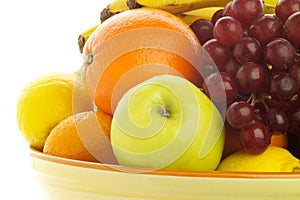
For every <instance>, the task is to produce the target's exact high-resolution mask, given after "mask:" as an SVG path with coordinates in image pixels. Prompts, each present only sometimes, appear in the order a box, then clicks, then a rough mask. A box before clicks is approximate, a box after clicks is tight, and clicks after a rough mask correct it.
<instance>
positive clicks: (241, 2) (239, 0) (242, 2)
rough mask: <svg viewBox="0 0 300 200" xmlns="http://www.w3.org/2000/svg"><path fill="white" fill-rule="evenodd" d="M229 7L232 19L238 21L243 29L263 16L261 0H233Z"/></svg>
mask: <svg viewBox="0 0 300 200" xmlns="http://www.w3.org/2000/svg"><path fill="white" fill-rule="evenodd" d="M231 7H232V13H233V17H234V18H235V19H237V20H239V21H240V22H241V23H242V25H243V27H244V28H246V27H248V26H249V25H250V24H251V23H252V22H253V21H254V20H256V19H257V18H259V17H260V16H261V15H263V2H262V1H261V0H233V1H232V6H231Z"/></svg>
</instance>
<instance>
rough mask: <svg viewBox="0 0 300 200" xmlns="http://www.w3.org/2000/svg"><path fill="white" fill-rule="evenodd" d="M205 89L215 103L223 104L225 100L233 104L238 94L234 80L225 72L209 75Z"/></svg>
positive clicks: (204, 84) (205, 82)
mask: <svg viewBox="0 0 300 200" xmlns="http://www.w3.org/2000/svg"><path fill="white" fill-rule="evenodd" d="M203 89H204V91H205V93H206V94H207V95H208V96H209V97H210V98H211V99H212V100H213V101H214V102H215V103H222V102H224V101H225V100H226V101H227V102H232V101H233V99H234V97H235V96H236V93H237V85H236V83H235V80H234V78H232V77H231V76H230V75H229V74H227V73H225V72H221V73H219V72H216V73H213V74H211V75H209V76H208V77H207V78H206V79H205V80H204V83H203ZM224 92H225V96H224ZM225 98H226V99H225Z"/></svg>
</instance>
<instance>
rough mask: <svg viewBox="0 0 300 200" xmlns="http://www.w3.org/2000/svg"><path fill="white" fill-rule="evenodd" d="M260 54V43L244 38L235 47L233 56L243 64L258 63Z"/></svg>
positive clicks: (251, 38)
mask: <svg viewBox="0 0 300 200" xmlns="http://www.w3.org/2000/svg"><path fill="white" fill-rule="evenodd" d="M260 54H261V46H260V43H259V42H258V41H257V40H256V39H255V38H253V37H243V38H242V39H240V40H239V41H237V42H236V43H235V45H234V46H233V56H234V57H235V59H236V60H237V61H238V62H239V63H241V64H243V63H246V62H256V61H257V60H258V59H259V58H260Z"/></svg>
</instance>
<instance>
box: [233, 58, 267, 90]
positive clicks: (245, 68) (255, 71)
mask: <svg viewBox="0 0 300 200" xmlns="http://www.w3.org/2000/svg"><path fill="white" fill-rule="evenodd" d="M235 78H236V80H237V85H238V88H239V92H240V93H242V94H251V93H252V92H256V91H258V89H259V88H261V87H263V86H264V84H265V81H266V72H265V70H264V68H263V67H262V66H261V65H259V64H257V63H254V62H247V63H244V64H243V65H242V66H241V67H240V68H239V69H238V71H237V72H236V75H235Z"/></svg>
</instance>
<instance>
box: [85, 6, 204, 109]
mask: <svg viewBox="0 0 300 200" xmlns="http://www.w3.org/2000/svg"><path fill="white" fill-rule="evenodd" d="M199 47H200V43H199V40H198V39H197V36H196V35H195V34H194V33H193V31H192V30H191V29H190V28H189V27H188V26H187V25H186V24H185V23H184V22H183V21H182V20H181V19H179V18H178V17H176V16H174V15H172V14H170V13H168V12H166V11H162V10H158V9H151V8H141V9H135V10H129V11H125V12H122V13H119V14H118V15H114V16H113V17H111V18H109V19H107V20H106V21H105V22H103V23H102V24H101V25H100V26H99V27H98V28H97V29H96V30H95V31H94V32H93V33H92V35H91V36H90V37H89V39H88V40H87V42H86V44H85V46H84V49H83V63H84V65H83V67H82V76H83V81H84V84H85V86H86V88H87V91H88V93H89V94H90V95H91V97H92V99H93V100H94V102H95V104H96V106H97V107H98V108H99V109H100V110H102V111H104V112H106V113H108V114H110V115H112V114H113V112H114V109H115V107H116V104H117V102H118V101H119V99H120V98H121V97H122V96H123V94H124V93H125V92H126V91H127V90H128V89H129V88H131V87H133V86H134V85H136V84H138V83H141V82H142V81H145V80H146V79H149V78H151V77H153V76H155V75H162V74H171V75H180V76H182V77H185V78H187V79H188V80H189V81H191V82H192V83H194V84H195V85H196V86H200V85H201V83H202V80H203V79H202V77H201V75H200V73H199V71H201V70H200V69H201V66H202V64H203V62H202V58H201V55H200V52H201V51H200V48H199Z"/></svg>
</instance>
